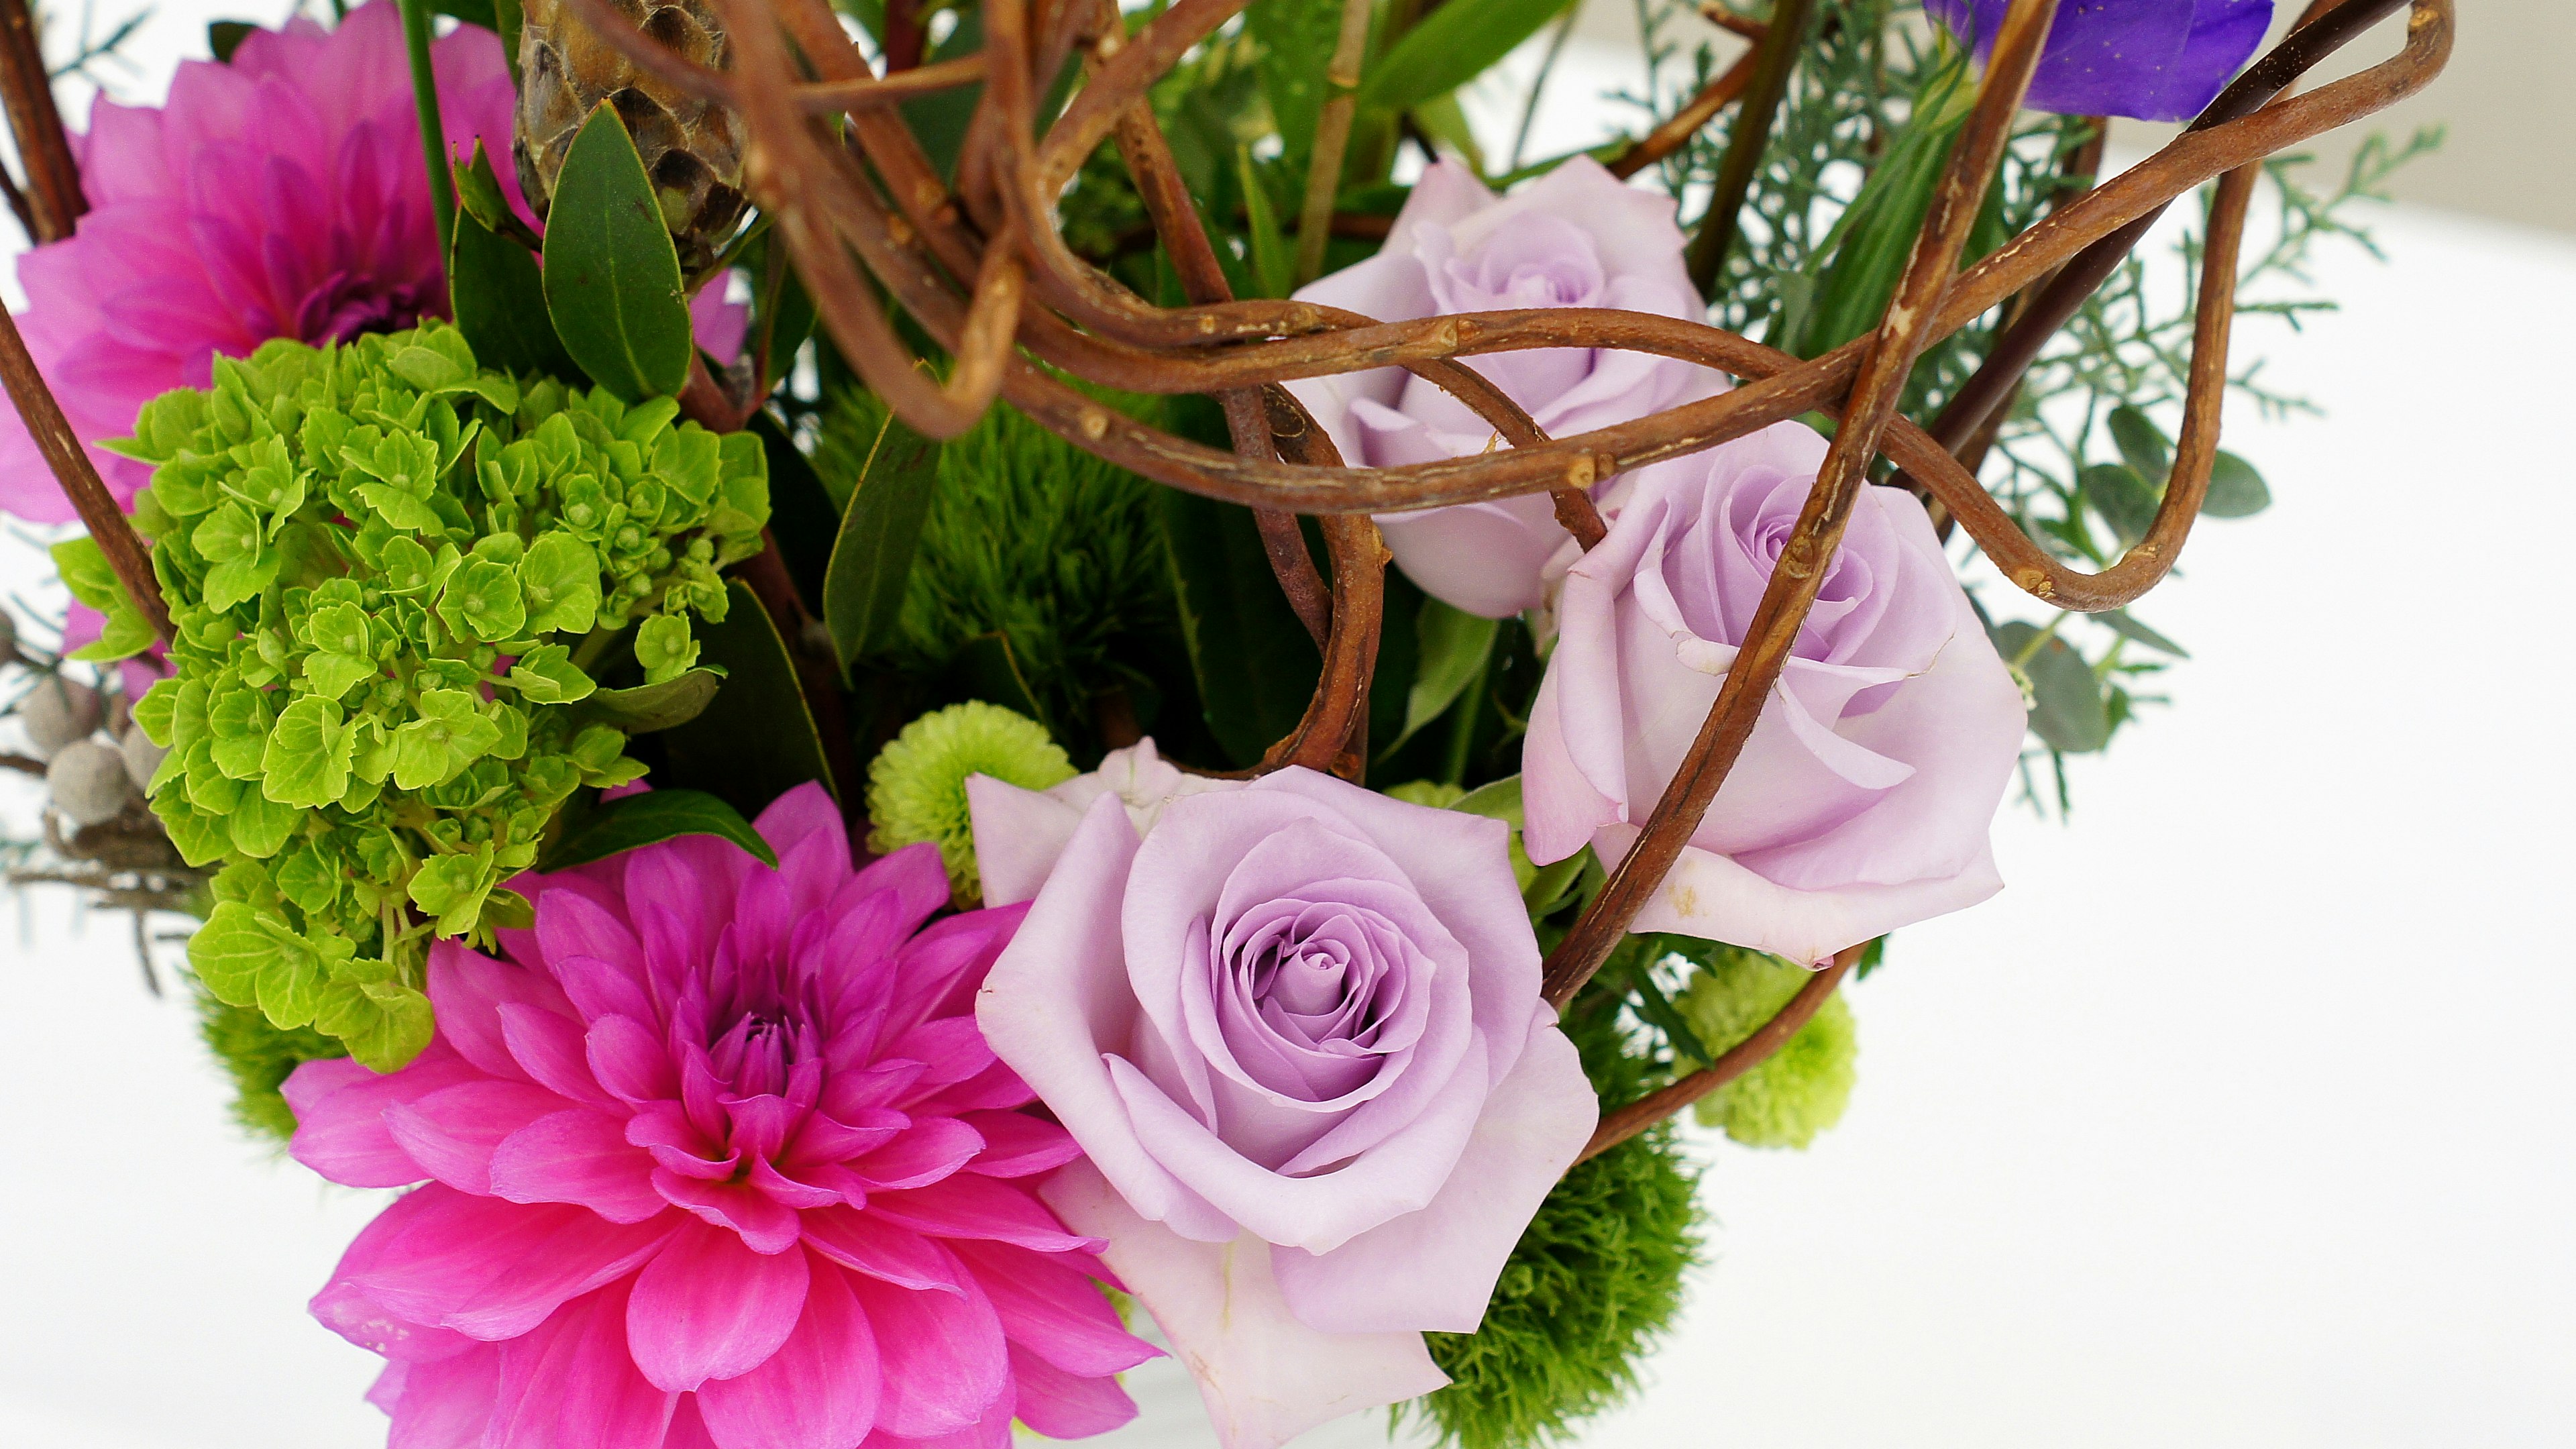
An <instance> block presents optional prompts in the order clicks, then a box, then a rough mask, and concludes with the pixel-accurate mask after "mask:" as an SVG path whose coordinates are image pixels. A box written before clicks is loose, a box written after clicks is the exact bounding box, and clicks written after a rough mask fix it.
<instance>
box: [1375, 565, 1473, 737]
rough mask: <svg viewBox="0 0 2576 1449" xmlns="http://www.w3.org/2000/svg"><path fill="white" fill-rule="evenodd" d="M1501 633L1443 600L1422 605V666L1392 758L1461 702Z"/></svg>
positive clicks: (1417, 626) (1417, 624) (1418, 621)
mask: <svg viewBox="0 0 2576 1449" xmlns="http://www.w3.org/2000/svg"><path fill="white" fill-rule="evenodd" d="M1501 628H1502V622H1501V621H1500V620H1498V619H1480V618H1478V617H1476V616H1475V615H1473V614H1470V613H1467V612H1465V611H1464V610H1460V609H1453V608H1451V607H1449V606H1448V605H1447V604H1444V603H1442V602H1440V601H1439V600H1438V599H1428V598H1426V599H1424V600H1423V601H1422V610H1421V612H1420V613H1418V614H1416V615H1414V634H1415V637H1416V638H1417V639H1419V640H1420V641H1421V646H1420V647H1421V652H1420V654H1419V656H1418V658H1419V661H1420V662H1419V663H1417V664H1416V665H1415V666H1414V673H1413V688H1412V690H1411V691H1410V692H1408V693H1407V694H1406V696H1405V701H1404V730H1403V732H1402V733H1401V734H1399V735H1397V736H1396V738H1395V740H1394V741H1393V742H1392V743H1390V744H1388V745H1387V747H1386V750H1387V751H1388V752H1392V751H1393V750H1394V749H1395V748H1396V747H1397V746H1398V745H1401V744H1403V743H1404V742H1405V741H1406V740H1408V739H1411V738H1412V737H1413V733H1414V731H1416V730H1419V729H1421V728H1422V727H1423V726H1424V725H1427V724H1429V723H1431V722H1432V721H1433V720H1435V719H1438V718H1439V717H1440V716H1441V715H1443V714H1445V713H1447V712H1448V710H1449V706H1451V705H1453V704H1455V703H1457V702H1458V697H1459V696H1460V695H1462V694H1465V693H1466V692H1467V688H1468V686H1470V685H1472V684H1474V683H1475V682H1476V678H1477V676H1478V675H1480V674H1482V673H1483V672H1484V669H1485V660H1486V657H1487V656H1488V655H1490V654H1491V653H1492V652H1493V649H1494V635H1495V634H1496V633H1497V632H1499V631H1500V630H1501Z"/></svg>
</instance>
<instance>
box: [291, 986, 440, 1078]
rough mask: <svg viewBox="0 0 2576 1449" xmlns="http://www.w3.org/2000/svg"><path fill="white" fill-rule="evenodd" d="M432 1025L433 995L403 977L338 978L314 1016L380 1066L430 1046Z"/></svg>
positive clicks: (363, 1062)
mask: <svg viewBox="0 0 2576 1449" xmlns="http://www.w3.org/2000/svg"><path fill="white" fill-rule="evenodd" d="M431 1025H432V1023H431V1017H430V1008H429V998H428V997H426V996H423V995H422V994H420V992H419V991H417V990H415V989H414V988H412V987H409V986H405V985H403V984H402V983H401V982H399V981H363V982H361V981H334V982H332V983H331V984H330V985H328V986H326V987H324V988H323V989H322V991H321V993H320V1002H319V1013H318V1015H317V1018H316V1019H315V1021H314V1026H315V1028H316V1029H318V1030H320V1031H321V1032H322V1033H323V1034H324V1035H326V1036H334V1037H338V1038H339V1039H340V1043H341V1045H343V1046H346V1047H347V1048H348V1049H349V1055H350V1056H351V1057H353V1058H355V1059H356V1060H357V1063H358V1065H360V1066H362V1067H365V1068H367V1069H368V1070H369V1071H375V1072H390V1071H394V1070H396V1069H397V1068H400V1067H402V1066H403V1065H405V1064H406V1063H408V1062H410V1061H411V1059H412V1058H414V1057H416V1056H419V1055H420V1054H421V1052H422V1051H423V1050H425V1049H426V1048H427V1047H428V1046H429V1039H430V1028H431Z"/></svg>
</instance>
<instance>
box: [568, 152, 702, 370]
mask: <svg viewBox="0 0 2576 1449" xmlns="http://www.w3.org/2000/svg"><path fill="white" fill-rule="evenodd" d="M547 216H548V224H547V227H546V250H545V262H544V270H543V280H544V284H545V297H546V310H547V312H548V313H549V314H550V315H551V316H552V317H553V319H554V325H555V332H556V334H557V335H558V336H560V337H562V339H563V344H564V350H565V351H566V352H568V353H570V354H571V356H572V359H573V361H575V362H577V363H579V364H580V365H581V369H582V371H584V372H586V373H588V374H589V375H590V378H591V380H592V381H593V382H596V383H598V384H599V385H600V386H601V387H604V388H606V389H608V390H609V391H610V392H611V393H614V394H615V395H617V396H618V397H619V398H622V399H624V400H625V401H627V402H630V403H631V402H636V401H639V400H641V399H643V398H646V397H651V396H654V395H657V394H670V393H676V392H678V391H679V390H680V386H681V384H683V383H685V382H687V381H688V378H689V355H690V352H689V349H690V338H689V304H688V298H687V297H686V296H685V295H684V294H683V293H682V292H681V290H680V254H679V252H678V251H677V249H675V248H674V247H673V246H672V244H671V233H670V231H669V230H668V229H667V228H666V227H665V226H664V224H663V220H662V208H661V204H660V203H659V202H658V201H656V200H655V199H654V195H653V182H652V178H651V177H649V176H647V175H646V174H645V172H644V162H643V159H642V158H641V157H640V156H638V155H637V154H636V150H635V141H634V138H633V137H631V136H629V135H627V134H626V124H625V122H624V121H622V120H620V119H619V118H618V115H617V110H616V107H614V106H613V105H611V104H610V103H609V102H607V101H601V102H600V103H599V106H598V107H597V109H595V110H593V111H592V112H591V113H590V119H588V120H586V121H584V122H582V126H581V130H580V132H579V133H578V134H576V135H575V136H574V137H573V142H572V148H571V150H569V151H568V152H566V153H565V156H564V164H563V171H562V174H561V175H559V176H558V177H557V178H556V180H555V192H554V201H553V205H552V206H551V207H550V208H549V209H548V211H547Z"/></svg>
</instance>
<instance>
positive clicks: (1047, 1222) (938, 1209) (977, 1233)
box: [868, 1175, 1100, 1253]
mask: <svg viewBox="0 0 2576 1449" xmlns="http://www.w3.org/2000/svg"><path fill="white" fill-rule="evenodd" d="M868 1210H869V1211H870V1212H873V1213H875V1214H876V1215H877V1216H879V1217H882V1218H884V1219H886V1220H887V1221H888V1222H891V1223H894V1224H896V1225H897V1226H899V1227H907V1228H910V1229H912V1230H913V1231H914V1232H917V1233H921V1234H924V1235H926V1236H929V1237H934V1238H990V1239H992V1240H993V1241H995V1242H999V1243H1013V1244H1017V1245H1018V1246H1020V1247H1023V1248H1035V1249H1037V1250H1038V1251H1039V1252H1041V1253H1063V1252H1070V1251H1073V1250H1075V1249H1083V1250H1094V1249H1097V1248H1098V1247H1099V1246H1100V1245H1099V1242H1098V1240H1097V1239H1093V1238H1083V1237H1076V1236H1074V1235H1073V1234H1071V1233H1068V1232H1066V1231H1065V1230H1064V1228H1063V1227H1062V1226H1061V1225H1059V1224H1058V1223H1057V1222H1056V1218H1055V1214H1053V1213H1051V1212H1049V1211H1047V1209H1046V1207H1045V1206H1044V1205H1043V1204H1041V1203H1039V1201H1038V1200H1037V1199H1036V1198H1034V1197H1031V1196H1030V1195H1029V1194H1028V1193H1027V1192H1026V1191H1024V1190H1022V1189H1020V1188H1017V1187H1011V1186H1006V1185H1005V1184H1003V1183H1001V1182H998V1181H995V1180H994V1179H992V1178H989V1177H974V1176H971V1175H960V1176H957V1177H950V1178H943V1179H941V1180H940V1181H938V1182H934V1183H932V1184H931V1185H930V1186H928V1187H919V1188H913V1189H911V1190H909V1191H906V1192H888V1193H881V1194H877V1195H875V1196H873V1197H871V1198H870V1199H869V1201H868Z"/></svg>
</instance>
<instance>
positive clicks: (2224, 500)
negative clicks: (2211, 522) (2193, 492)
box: [2200, 452, 2272, 518]
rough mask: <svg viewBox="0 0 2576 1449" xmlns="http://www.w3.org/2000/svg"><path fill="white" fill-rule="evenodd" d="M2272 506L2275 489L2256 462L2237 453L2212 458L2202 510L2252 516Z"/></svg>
mask: <svg viewBox="0 0 2576 1449" xmlns="http://www.w3.org/2000/svg"><path fill="white" fill-rule="evenodd" d="M2271 506H2272V490H2271V488H2270V487H2269V486H2267V485H2266V484H2265V483H2264V482H2263V475H2262V474H2260V473H2257V472H2255V471H2254V465H2253V464H2251V463H2248V462H2246V461H2245V460H2244V459H2242V458H2240V457H2237V456H2236V455H2235V454H2234V453H2228V452H2221V453H2220V454H2219V455H2218V456H2217V457H2216V458H2214V459H2212V460H2210V468H2209V496H2208V497H2207V498H2205V499H2203V500H2201V505H2200V511H2201V512H2203V513H2205V514H2208V515H2209V516H2210V517H2212V518H2250V517H2252V516H2253V515H2255V514H2257V513H2260V512H2262V511H2263V510H2264V509H2266V508H2269V507H2271Z"/></svg>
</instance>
